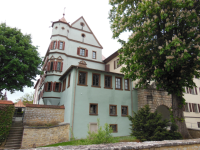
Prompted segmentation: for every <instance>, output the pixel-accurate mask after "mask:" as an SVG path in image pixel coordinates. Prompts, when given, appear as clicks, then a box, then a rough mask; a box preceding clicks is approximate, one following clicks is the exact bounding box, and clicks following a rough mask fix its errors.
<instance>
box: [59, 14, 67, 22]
mask: <svg viewBox="0 0 200 150" xmlns="http://www.w3.org/2000/svg"><path fill="white" fill-rule="evenodd" d="M64 16H65V14H63V17H62V18H61V19H59V21H62V22H66V23H67V21H66V19H65V17H64Z"/></svg>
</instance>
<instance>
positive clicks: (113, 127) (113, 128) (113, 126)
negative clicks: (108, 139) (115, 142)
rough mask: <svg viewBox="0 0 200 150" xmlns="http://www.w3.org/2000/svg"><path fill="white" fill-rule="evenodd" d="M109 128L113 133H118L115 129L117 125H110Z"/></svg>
mask: <svg viewBox="0 0 200 150" xmlns="http://www.w3.org/2000/svg"><path fill="white" fill-rule="evenodd" d="M110 127H111V128H112V130H113V133H116V132H118V129H117V124H110Z"/></svg>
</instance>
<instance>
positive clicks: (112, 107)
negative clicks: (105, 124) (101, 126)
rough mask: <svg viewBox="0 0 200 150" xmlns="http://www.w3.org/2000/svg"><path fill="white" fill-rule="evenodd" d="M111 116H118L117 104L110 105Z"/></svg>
mask: <svg viewBox="0 0 200 150" xmlns="http://www.w3.org/2000/svg"><path fill="white" fill-rule="evenodd" d="M109 110H110V116H117V105H109Z"/></svg>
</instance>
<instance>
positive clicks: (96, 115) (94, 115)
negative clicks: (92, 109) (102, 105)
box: [89, 114, 98, 116]
mask: <svg viewBox="0 0 200 150" xmlns="http://www.w3.org/2000/svg"><path fill="white" fill-rule="evenodd" d="M89 115H92V116H98V114H89Z"/></svg>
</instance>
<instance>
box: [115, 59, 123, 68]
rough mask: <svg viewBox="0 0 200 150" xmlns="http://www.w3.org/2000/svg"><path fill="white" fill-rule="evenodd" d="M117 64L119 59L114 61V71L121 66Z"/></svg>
mask: <svg viewBox="0 0 200 150" xmlns="http://www.w3.org/2000/svg"><path fill="white" fill-rule="evenodd" d="M118 63H119V59H117V60H115V61H114V69H117V68H119V67H120V66H121V65H120V64H118Z"/></svg>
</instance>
